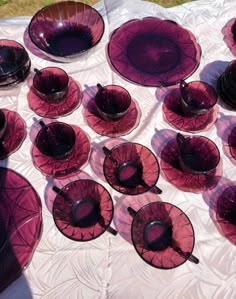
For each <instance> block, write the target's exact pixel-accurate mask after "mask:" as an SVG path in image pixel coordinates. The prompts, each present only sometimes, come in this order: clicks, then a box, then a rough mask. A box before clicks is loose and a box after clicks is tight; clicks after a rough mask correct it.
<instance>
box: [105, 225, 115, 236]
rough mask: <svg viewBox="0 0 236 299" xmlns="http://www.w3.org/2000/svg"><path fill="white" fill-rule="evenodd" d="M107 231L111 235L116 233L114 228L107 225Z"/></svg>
mask: <svg viewBox="0 0 236 299" xmlns="http://www.w3.org/2000/svg"><path fill="white" fill-rule="evenodd" d="M107 232H109V233H110V234H112V235H113V236H116V235H117V233H118V232H117V230H115V229H114V228H112V227H111V226H108V228H107Z"/></svg>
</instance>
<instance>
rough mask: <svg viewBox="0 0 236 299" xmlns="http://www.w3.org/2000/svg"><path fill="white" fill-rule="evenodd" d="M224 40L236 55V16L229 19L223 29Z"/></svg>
mask: <svg viewBox="0 0 236 299" xmlns="http://www.w3.org/2000/svg"><path fill="white" fill-rule="evenodd" d="M222 33H223V35H224V41H225V43H226V45H227V46H228V48H229V49H230V51H231V52H232V54H233V55H235V56H236V18H233V19H231V20H229V21H228V22H227V23H226V24H225V26H224V27H223V29H222Z"/></svg>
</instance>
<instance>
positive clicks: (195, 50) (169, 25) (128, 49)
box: [107, 17, 201, 87]
mask: <svg viewBox="0 0 236 299" xmlns="http://www.w3.org/2000/svg"><path fill="white" fill-rule="evenodd" d="M107 50H108V56H109V59H110V62H111V65H112V66H113V68H114V69H115V70H116V71H117V72H118V73H119V74H120V75H122V76H123V77H124V78H126V79H128V80H130V81H132V82H134V83H137V84H140V85H144V86H153V87H156V86H168V85H174V84H176V83H178V82H179V81H180V80H181V79H182V80H183V79H186V78H187V77H189V76H190V75H191V74H193V73H194V72H195V70H196V69H197V67H198V66H199V63H200V58H201V48H200V46H199V44H198V43H197V41H196V39H195V37H194V35H193V34H192V33H191V32H190V31H188V30H186V29H184V28H182V27H181V26H180V25H178V24H177V23H175V22H173V21H170V20H161V19H159V18H156V17H147V18H144V19H141V20H140V19H134V20H131V21H128V22H126V23H124V24H123V25H122V26H121V27H119V28H117V29H116V30H115V31H114V32H113V33H112V35H111V38H110V41H109V44H108V48H107Z"/></svg>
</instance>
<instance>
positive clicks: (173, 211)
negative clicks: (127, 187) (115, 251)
mask: <svg viewBox="0 0 236 299" xmlns="http://www.w3.org/2000/svg"><path fill="white" fill-rule="evenodd" d="M128 211H129V213H130V215H131V216H132V217H133V221H132V226H131V236H132V241H133V245H134V247H135V249H136V251H137V253H138V254H139V256H140V257H141V258H142V259H143V260H144V261H145V262H146V263H148V264H149V265H151V266H153V267H156V268H159V269H172V268H175V267H177V266H180V265H182V264H183V263H184V262H186V261H187V260H188V259H189V260H190V261H192V262H194V263H196V264H197V263H199V260H198V259H197V258H196V257H194V256H193V255H192V251H193V248H194V242H195V239H194V230H193V226H192V224H191V222H190V220H189V218H188V217H187V215H186V214H185V213H184V212H183V211H182V210H180V209H179V208H177V207H176V206H174V205H172V204H170V203H165V202H152V203H149V204H147V205H145V206H143V207H142V208H141V209H140V210H139V211H137V212H136V211H134V210H133V209H132V208H130V207H129V208H128Z"/></svg>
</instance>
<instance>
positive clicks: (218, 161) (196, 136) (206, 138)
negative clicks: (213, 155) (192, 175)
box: [179, 135, 221, 174]
mask: <svg viewBox="0 0 236 299" xmlns="http://www.w3.org/2000/svg"><path fill="white" fill-rule="evenodd" d="M184 138H185V140H186V139H195V138H201V139H205V140H206V141H207V143H208V142H209V143H211V144H212V145H213V146H214V147H215V149H216V151H217V154H218V155H217V157H218V159H217V163H216V166H215V167H214V168H211V169H210V170H207V172H211V171H213V170H215V169H216V168H217V166H218V165H219V163H220V160H221V157H220V150H219V148H218V146H217V145H216V144H215V142H214V141H212V140H211V139H210V138H208V137H206V136H202V135H190V136H188V135H187V136H185V135H184ZM182 146H183V144H182V145H181V147H182ZM180 150H181V149H180V146H179V155H180V159H182V155H181V153H180ZM186 167H187V168H189V167H188V166H187V165H186ZM189 169H191V168H189ZM204 172H205V171H204ZM197 173H199V171H197V172H196V174H197ZM199 174H203V173H202V172H201V171H200V173H199Z"/></svg>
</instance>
